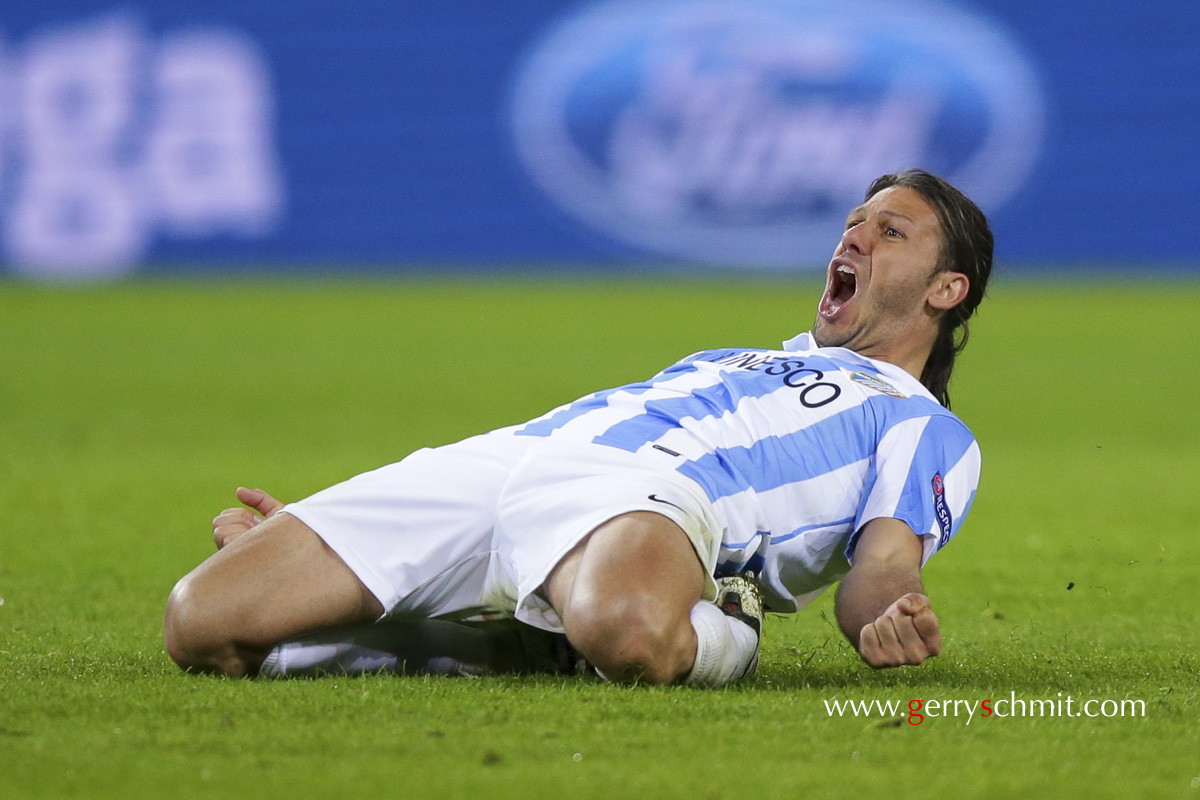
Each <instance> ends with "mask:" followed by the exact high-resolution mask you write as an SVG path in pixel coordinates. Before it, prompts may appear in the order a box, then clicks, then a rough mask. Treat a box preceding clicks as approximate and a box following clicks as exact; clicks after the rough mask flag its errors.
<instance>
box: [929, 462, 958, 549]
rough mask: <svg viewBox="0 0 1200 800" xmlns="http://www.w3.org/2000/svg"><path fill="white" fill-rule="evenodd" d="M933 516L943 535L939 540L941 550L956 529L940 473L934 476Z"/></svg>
mask: <svg viewBox="0 0 1200 800" xmlns="http://www.w3.org/2000/svg"><path fill="white" fill-rule="evenodd" d="M933 515H934V516H935V517H937V524H938V530H939V531H941V533H942V535H941V537H940V538H939V539H938V549H939V550H940V549H941V548H942V547H943V546H944V545H945V544H946V542H948V541H950V531H951V530H953V528H954V518H953V517H952V516H951V515H950V506H949V505H947V504H946V484H945V482H944V481H943V480H942V473H940V472H939V473H936V474H935V475H934V476H933Z"/></svg>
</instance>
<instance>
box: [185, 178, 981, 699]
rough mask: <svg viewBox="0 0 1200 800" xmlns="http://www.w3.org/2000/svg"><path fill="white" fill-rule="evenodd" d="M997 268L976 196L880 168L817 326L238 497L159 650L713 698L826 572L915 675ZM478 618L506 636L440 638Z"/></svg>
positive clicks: (859, 622) (849, 232)
mask: <svg viewBox="0 0 1200 800" xmlns="http://www.w3.org/2000/svg"><path fill="white" fill-rule="evenodd" d="M991 264H992V234H991V231H990V230H989V228H988V224H987V220H986V219H985V218H984V216H983V214H982V213H981V212H980V211H979V209H978V208H977V207H976V206H975V205H974V204H973V203H972V202H971V201H970V200H968V199H967V198H966V197H965V196H963V195H962V194H961V193H960V192H958V190H956V189H954V188H953V187H952V186H950V185H949V184H947V183H945V182H944V181H942V180H941V179H939V178H936V177H934V176H932V175H929V174H928V173H925V172H921V171H917V170H913V171H908V172H903V173H899V174H897V175H885V176H883V177H882V178H880V179H878V180H877V181H875V182H874V183H873V184H872V185H871V187H870V189H869V190H868V191H867V196H866V201H865V202H864V203H863V204H862V205H861V206H859V207H858V208H855V209H854V210H853V211H851V212H850V215H849V217H848V219H847V222H846V228H845V231H844V233H843V234H842V237H841V240H840V241H839V242H838V244H837V246H836V248H835V249H834V254H833V259H832V261H831V262H830V264H829V268H828V277H827V282H826V288H825V293H824V295H823V296H822V297H821V300H820V303H819V305H818V307H817V317H816V321H815V323H814V324H813V329H812V332H811V333H804V334H801V335H799V336H797V337H795V338H794V339H791V340H790V341H788V342H785V343H784V345H783V348H782V349H780V350H763V349H757V348H727V349H720V350H706V351H703V352H700V353H696V354H694V355H691V356H688V357H687V358H684V359H683V360H682V361H680V362H678V363H677V364H674V365H673V366H671V367H668V368H667V369H666V370H664V371H663V372H661V373H659V374H658V375H656V376H654V377H653V378H651V379H649V380H647V381H644V382H642V383H635V384H630V385H628V386H623V387H620V388H617V389H612V390H608V391H602V392H597V393H596V394H594V395H591V396H589V397H585V398H583V399H581V400H578V401H576V402H574V403H571V404H569V405H566V406H563V407H561V408H558V409H555V410H554V411H551V412H550V413H548V414H546V415H545V416H543V417H540V418H538V419H535V420H533V421H532V422H529V423H526V424H523V425H517V426H514V427H511V428H504V429H501V430H497V431H493V432H491V433H488V434H484V435H482V436H476V437H473V438H470V439H466V440H464V441H462V442H458V443H456V444H451V445H447V446H445V447H439V448H436V449H424V450H419V451H417V452H415V453H413V454H411V455H410V456H408V457H407V458H405V459H404V460H403V461H400V462H399V463H396V464H392V465H389V466H385V467H382V468H380V469H377V470H375V471H373V472H368V473H365V474H363V475H359V476H357V477H355V478H353V479H351V480H349V481H346V482H345V483H341V484H338V485H336V486H333V487H331V488H329V489H326V490H324V491H322V492H318V493H317V494H315V495H313V496H312V497H309V498H308V499H306V500H302V501H300V502H298V503H292V504H290V505H284V504H282V503H280V502H279V501H277V500H275V499H274V498H272V497H270V496H269V495H267V494H265V493H264V492H261V491H258V490H244V489H240V490H238V499H239V500H240V501H241V502H242V503H244V504H246V505H247V506H250V508H251V509H253V511H251V510H250V509H230V510H228V511H226V512H224V513H222V514H221V515H220V516H218V517H217V519H216V520H214V536H215V538H216V541H217V546H218V548H219V549H218V552H217V553H216V554H214V555H213V556H212V557H210V558H209V559H208V560H207V561H205V562H204V563H203V564H201V565H200V566H199V567H197V568H196V569H195V570H193V571H192V572H191V573H190V574H189V575H187V576H186V577H185V578H183V579H182V580H181V581H180V582H179V583H178V584H177V585H176V587H175V589H174V591H173V592H172V593H171V596H170V599H169V600H168V602H167V609H166V619H165V624H164V633H165V637H166V645H167V651H168V652H169V653H170V655H171V657H172V658H173V659H174V660H175V661H176V662H177V663H178V664H179V665H180V666H181V667H183V668H185V669H188V670H196V671H215V672H220V673H224V674H227V675H255V674H258V675H288V674H313V673H315V672H322V671H324V672H361V671H368V670H379V669H392V670H396V671H405V670H408V671H418V670H430V671H435V672H436V671H441V672H486V671H506V670H507V671H544V670H557V669H569V668H571V667H572V666H573V665H574V663H575V662H577V661H582V660H584V659H585V660H586V662H587V663H588V664H590V665H591V666H592V667H593V668H594V669H595V670H596V671H597V672H598V673H599V674H600V675H601V676H603V677H605V678H607V679H610V680H614V681H631V680H642V681H645V682H648V683H671V682H676V681H688V682H695V683H700V684H705V685H710V686H720V685H723V684H725V683H728V682H730V681H732V680H735V679H737V678H739V677H741V676H743V675H745V674H748V673H750V672H752V671H753V670H754V668H755V666H756V665H757V662H758V647H759V635H760V626H761V618H762V610H763V606H764V604H765V607H766V609H767V610H771V611H781V612H790V611H796V610H798V609H799V608H800V607H802V606H803V605H805V604H806V603H808V602H809V601H811V600H812V599H813V598H815V597H816V596H817V595H818V594H820V593H821V592H822V591H823V590H824V589H825V588H827V587H828V586H829V585H831V584H833V583H834V582H836V581H837V580H838V579H839V578H840V579H841V586H840V587H839V590H838V593H837V600H836V612H837V618H838V622H839V624H840V626H841V628H842V630H843V632H845V634H846V636H847V637H848V638H849V640H850V641H851V643H853V644H854V646H855V647H856V648H857V649H858V652H859V653H860V654H861V656H862V658H863V659H864V660H865V661H866V662H867V663H868V664H870V665H871V666H873V667H890V666H899V665H903V664H919V663H921V662H922V661H924V660H925V659H927V658H929V657H930V656H934V655H937V653H938V651H939V649H940V647H941V633H940V630H939V626H938V620H937V617H936V616H935V615H934V613H933V610H932V608H931V606H930V602H929V599H928V598H927V597H926V596H925V594H924V587H923V586H922V584H921V578H920V569H921V567H922V566H923V565H924V563H925V561H926V560H928V558H929V557H930V556H931V555H933V553H935V552H936V551H937V550H938V549H940V548H941V547H943V546H944V545H945V544H946V542H948V541H949V540H950V539H951V538H952V537H953V536H954V535H955V533H956V532H957V531H958V529H959V527H960V526H961V525H962V522H963V519H964V518H965V517H966V514H967V512H968V510H969V509H970V506H971V503H972V500H973V499H974V496H975V489H976V486H977V483H978V477H979V448H978V446H977V445H976V443H975V440H974V437H973V436H972V435H971V432H970V431H969V430H968V429H967V428H966V427H965V426H964V425H963V423H962V422H960V421H959V420H958V418H957V417H955V416H954V415H953V414H952V413H951V412H950V410H949V405H950V404H949V396H948V393H947V387H948V384H949V380H950V374H951V371H952V369H953V366H954V359H955V356H956V354H957V353H958V352H959V351H960V350H961V348H962V345H963V344H965V341H966V322H967V319H968V318H969V317H970V316H971V314H972V313H973V312H974V311H975V309H976V307H977V306H978V305H979V303H980V301H981V300H982V299H983V294H984V287H985V285H986V283H987V279H988V276H989V274H990V272H991ZM960 328H961V329H962V330H961V333H959V329H960ZM760 592H761V595H760ZM497 616H502V617H507V618H508V619H510V620H513V619H515V620H516V623H509V624H508V625H507V626H504V625H501V626H500V627H496V626H494V625H493V626H491V627H489V625H488V624H482V625H478V626H475V627H471V626H469V625H464V624H461V623H462V622H464V621H471V620H476V621H478V620H486V619H494V618H496V617H497ZM417 620H425V621H426V622H418V621H417ZM497 631H502V632H503V633H496V632H497ZM563 634H565V637H564V636H563ZM539 647H540V648H542V650H540V651H539V650H538V648H539Z"/></svg>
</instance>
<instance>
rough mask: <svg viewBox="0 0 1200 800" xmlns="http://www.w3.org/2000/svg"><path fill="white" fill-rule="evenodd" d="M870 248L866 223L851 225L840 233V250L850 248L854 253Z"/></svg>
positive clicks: (865, 251) (869, 237)
mask: <svg viewBox="0 0 1200 800" xmlns="http://www.w3.org/2000/svg"><path fill="white" fill-rule="evenodd" d="M870 249H871V234H870V231H869V230H868V229H867V224H866V223H859V224H858V225H855V226H853V227H850V228H847V229H846V231H845V233H843V234H842V252H845V251H847V250H852V251H854V252H855V253H859V254H865V253H867V252H869V251H870Z"/></svg>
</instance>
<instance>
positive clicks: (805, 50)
mask: <svg viewBox="0 0 1200 800" xmlns="http://www.w3.org/2000/svg"><path fill="white" fill-rule="evenodd" d="M1043 116H1044V111H1043V100H1042V92H1041V90H1040V87H1039V83H1038V79H1037V76H1036V73H1035V68H1034V66H1033V64H1032V62H1031V60H1030V58H1029V57H1028V56H1027V55H1026V54H1025V53H1024V51H1023V49H1022V47H1021V46H1020V44H1019V43H1018V42H1017V41H1016V40H1015V38H1014V37H1013V35H1012V34H1010V33H1008V32H1007V31H1006V30H1005V29H1004V28H1003V27H1001V26H1000V25H998V24H997V23H996V22H995V21H993V20H990V19H988V18H986V17H983V16H981V15H979V14H977V13H975V12H970V11H966V10H964V9H960V8H957V7H954V6H951V5H947V4H944V3H941V2H926V1H925V0H894V1H893V2H884V1H883V0H841V2H837V3H829V2H818V1H817V0H736V1H732V0H731V1H730V2H720V1H718V0H698V1H697V2H686V1H685V0H661V1H659V2H647V1H646V0H617V1H616V2H604V3H598V4H594V5H591V6H587V7H585V8H583V9H582V10H580V11H577V12H576V13H574V14H572V15H570V16H568V17H566V18H564V19H562V20H561V21H560V22H559V23H558V24H557V25H555V26H553V27H552V29H551V30H549V31H548V32H547V33H546V34H545V35H544V36H543V38H541V39H540V40H539V41H537V42H536V43H535V45H534V46H533V49H532V50H531V52H530V54H529V55H528V56H527V58H525V60H524V61H523V63H522V64H521V65H520V67H519V70H518V72H517V75H516V78H515V82H514V85H513V94H512V107H511V121H512V126H513V138H514V141H515V144H516V149H517V152H518V154H519V157H520V159H521V161H522V163H523V164H524V165H525V167H526V169H527V170H528V171H529V173H530V175H531V176H532V178H533V180H534V181H535V182H536V183H537V184H538V185H539V186H540V187H541V188H542V190H543V191H544V192H545V193H546V194H547V195H548V196H549V198H550V199H551V200H552V201H553V202H555V203H556V204H558V205H560V206H561V207H563V208H564V209H566V210H567V211H569V212H570V213H571V214H572V215H574V216H575V217H577V218H578V219H579V220H581V221H582V222H584V223H585V224H587V225H589V226H591V227H593V228H595V229H598V230H600V231H602V232H605V233H607V234H608V235H610V236H612V237H613V238H615V239H617V240H619V241H623V242H626V243H628V244H633V245H635V246H638V247H641V248H645V249H647V250H649V251H653V252H656V253H658V254H660V255H665V256H668V257H671V258H681V259H686V260H693V261H702V262H710V263H716V264H724V265H736V266H773V267H781V266H799V267H815V266H818V265H823V264H825V263H826V261H827V260H828V258H829V253H830V252H831V251H832V249H833V246H834V244H835V243H836V234H837V232H838V231H839V230H840V229H841V225H842V222H843V220H844V219H845V215H846V213H847V212H848V211H849V210H850V209H851V208H853V207H854V206H855V205H857V204H858V203H860V202H861V201H862V197H863V192H864V191H865V190H866V187H867V186H868V184H869V183H870V182H871V180H873V179H874V178H876V177H878V176H879V175H882V174H884V173H886V172H893V171H896V170H898V169H904V168H908V167H923V168H925V169H928V170H930V171H932V172H936V173H938V174H940V175H942V176H943V177H945V178H947V179H948V180H950V181H951V182H952V183H954V184H956V185H957V186H959V188H961V189H963V191H965V192H966V193H967V194H968V195H970V196H971V197H972V198H973V199H975V201H976V202H977V203H979V204H980V206H981V207H982V208H983V209H984V210H985V211H988V212H991V211H994V210H995V209H996V208H998V207H999V206H1000V205H1001V204H1003V203H1004V202H1005V201H1006V200H1007V199H1008V198H1010V197H1011V196H1012V195H1013V194H1014V193H1015V192H1016V191H1017V190H1018V189H1019V188H1020V187H1021V185H1022V184H1023V183H1024V181H1025V180H1026V178H1027V177H1028V175H1029V173H1030V170H1031V169H1032V167H1033V165H1034V163H1035V161H1036V159H1037V155H1038V150H1039V147H1040V142H1041V136H1042V125H1043Z"/></svg>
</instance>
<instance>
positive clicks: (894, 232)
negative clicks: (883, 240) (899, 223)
mask: <svg viewBox="0 0 1200 800" xmlns="http://www.w3.org/2000/svg"><path fill="white" fill-rule="evenodd" d="M887 235H888V236H891V237H892V238H893V239H903V238H904V233H903V232H902V231H899V230H897V229H895V228H888V229H887Z"/></svg>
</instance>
